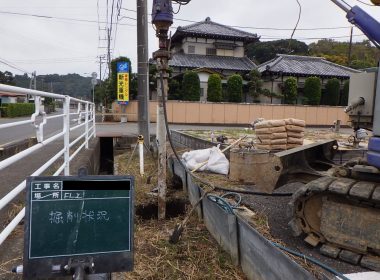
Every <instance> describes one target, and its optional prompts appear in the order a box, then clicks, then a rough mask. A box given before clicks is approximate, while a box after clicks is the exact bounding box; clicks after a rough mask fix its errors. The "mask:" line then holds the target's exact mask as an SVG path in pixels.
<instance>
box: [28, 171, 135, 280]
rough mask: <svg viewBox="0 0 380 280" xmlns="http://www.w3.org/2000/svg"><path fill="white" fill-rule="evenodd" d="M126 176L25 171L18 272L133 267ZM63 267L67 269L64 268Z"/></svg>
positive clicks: (57, 272) (130, 184)
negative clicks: (21, 264) (21, 253)
mask: <svg viewBox="0 0 380 280" xmlns="http://www.w3.org/2000/svg"><path fill="white" fill-rule="evenodd" d="M133 185H134V179H133V177H130V176H81V177H70V176H66V177H63V176H62V177H29V178H28V179H27V200H26V201H27V202H26V216H25V217H26V226H25V246H24V269H23V273H24V278H25V279H35V278H45V277H53V276H54V277H58V276H63V275H70V273H72V271H70V269H73V268H75V266H77V265H83V266H85V265H88V267H87V268H86V267H85V270H86V271H87V272H90V273H107V272H116V271H131V270H133ZM68 270H69V271H68Z"/></svg>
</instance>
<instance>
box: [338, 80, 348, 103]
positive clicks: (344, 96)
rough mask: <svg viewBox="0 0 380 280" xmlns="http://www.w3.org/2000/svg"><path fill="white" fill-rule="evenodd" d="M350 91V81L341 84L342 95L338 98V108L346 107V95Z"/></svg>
mask: <svg viewBox="0 0 380 280" xmlns="http://www.w3.org/2000/svg"><path fill="white" fill-rule="evenodd" d="M349 91H350V80H347V81H345V82H344V84H343V91H342V95H341V97H340V102H339V105H340V106H347V105H348V93H349Z"/></svg>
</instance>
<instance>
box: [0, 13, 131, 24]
mask: <svg viewBox="0 0 380 280" xmlns="http://www.w3.org/2000/svg"><path fill="white" fill-rule="evenodd" d="M0 14H6V15H15V16H28V17H36V18H41V19H53V20H65V21H73V22H87V23H98V21H97V20H89V19H78V18H66V17H55V16H46V15H38V14H27V13H16V12H8V11H0ZM100 23H106V22H100ZM120 25H124V26H136V25H135V24H128V23H120Z"/></svg>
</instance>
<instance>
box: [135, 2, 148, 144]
mask: <svg viewBox="0 0 380 280" xmlns="http://www.w3.org/2000/svg"><path fill="white" fill-rule="evenodd" d="M136 2H137V65H138V66H137V77H138V79H137V80H138V100H139V105H138V124H139V134H140V135H143V136H144V141H145V143H146V144H147V146H148V147H149V146H150V134H149V128H150V120H149V87H148V85H149V71H148V10H147V3H146V2H147V0H136Z"/></svg>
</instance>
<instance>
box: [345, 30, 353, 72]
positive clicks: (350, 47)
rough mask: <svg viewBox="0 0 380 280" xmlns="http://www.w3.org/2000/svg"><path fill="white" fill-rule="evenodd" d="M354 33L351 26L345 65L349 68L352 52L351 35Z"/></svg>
mask: <svg viewBox="0 0 380 280" xmlns="http://www.w3.org/2000/svg"><path fill="white" fill-rule="evenodd" d="M353 31H354V28H353V27H352V26H351V33H350V45H349V46H348V54H347V65H348V67H350V65H351V51H352V33H353Z"/></svg>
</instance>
